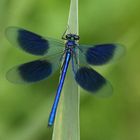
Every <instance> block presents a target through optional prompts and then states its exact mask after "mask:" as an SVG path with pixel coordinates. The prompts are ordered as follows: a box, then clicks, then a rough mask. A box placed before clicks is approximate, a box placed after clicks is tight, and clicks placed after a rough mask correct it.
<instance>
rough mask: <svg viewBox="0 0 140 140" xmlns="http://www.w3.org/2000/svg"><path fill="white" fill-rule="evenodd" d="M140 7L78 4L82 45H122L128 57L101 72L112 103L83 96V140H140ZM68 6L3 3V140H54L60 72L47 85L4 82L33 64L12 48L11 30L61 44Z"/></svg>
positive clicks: (113, 0) (64, 1) (112, 0)
mask: <svg viewBox="0 0 140 140" xmlns="http://www.w3.org/2000/svg"><path fill="white" fill-rule="evenodd" d="M139 7H140V1H139V0H133V1H132V0H104V1H103V0H85V1H82V0H81V1H80V0H79V26H80V37H81V40H80V43H84V44H85V43H87V44H90V43H105V42H119V43H122V44H124V45H125V46H126V50H127V51H126V55H125V56H124V58H122V59H121V61H119V62H118V63H117V64H114V65H111V66H109V67H108V69H106V68H100V69H99V71H101V72H102V73H103V74H104V75H105V77H106V78H108V79H109V80H110V81H111V82H112V84H113V87H114V95H113V96H112V97H111V98H107V99H99V98H96V97H94V96H92V95H89V94H86V93H84V92H83V91H82V93H81V109H80V123H81V127H80V128H81V140H85V139H86V140H94V139H95V140H117V139H119V140H132V139H133V140H139V139H140V133H139V132H140V86H139V82H140V66H139V60H140V8H139ZM68 11H69V1H68V0H61V1H58V0H40V1H37V0H24V1H19V0H0V140H46V139H47V140H51V135H52V129H49V128H47V119H48V115H49V111H50V109H51V105H52V103H53V98H54V96H55V90H56V87H57V83H58V78H59V72H57V73H56V74H55V75H54V76H53V77H52V78H50V79H49V80H47V81H42V82H39V83H36V84H32V85H28V86H27V85H14V84H12V83H9V82H8V81H7V80H6V78H5V73H6V71H7V70H8V69H9V68H11V67H12V66H14V65H17V64H21V63H23V62H26V61H30V60H33V59H34V58H35V57H34V56H30V55H28V54H26V53H24V52H22V51H20V50H18V49H16V48H14V46H12V45H11V44H9V42H8V41H7V40H6V38H5V36H4V30H5V28H6V27H7V26H12V25H14V26H20V27H24V28H26V29H30V30H32V31H34V32H37V33H39V34H41V35H43V36H51V37H54V38H61V36H62V34H63V32H64V30H65V29H66V24H67V17H68Z"/></svg>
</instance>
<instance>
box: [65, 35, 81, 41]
mask: <svg viewBox="0 0 140 140" xmlns="http://www.w3.org/2000/svg"><path fill="white" fill-rule="evenodd" d="M66 39H67V40H79V39H80V37H79V36H78V35H76V34H67V35H66Z"/></svg>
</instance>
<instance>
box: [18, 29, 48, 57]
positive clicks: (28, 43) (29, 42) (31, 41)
mask: <svg viewBox="0 0 140 140" xmlns="http://www.w3.org/2000/svg"><path fill="white" fill-rule="evenodd" d="M18 43H19V45H20V46H21V48H22V49H23V50H24V51H26V52H28V53H31V54H35V55H44V54H46V52H47V51H48V48H49V43H48V41H47V40H46V39H44V38H42V37H41V36H40V35H37V34H35V33H32V32H30V31H27V30H24V29H19V30H18Z"/></svg>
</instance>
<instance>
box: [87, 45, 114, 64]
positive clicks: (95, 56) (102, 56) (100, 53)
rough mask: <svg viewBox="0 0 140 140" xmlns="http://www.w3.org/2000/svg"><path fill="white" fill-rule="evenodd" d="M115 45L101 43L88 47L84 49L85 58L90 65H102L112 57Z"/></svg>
mask: <svg viewBox="0 0 140 140" xmlns="http://www.w3.org/2000/svg"><path fill="white" fill-rule="evenodd" d="M115 49H116V45H114V44H101V45H95V46H93V47H90V48H88V49H87V51H86V60H87V62H88V63H89V64H91V65H102V64H105V63H107V62H108V61H110V60H111V58H113V55H114V52H115Z"/></svg>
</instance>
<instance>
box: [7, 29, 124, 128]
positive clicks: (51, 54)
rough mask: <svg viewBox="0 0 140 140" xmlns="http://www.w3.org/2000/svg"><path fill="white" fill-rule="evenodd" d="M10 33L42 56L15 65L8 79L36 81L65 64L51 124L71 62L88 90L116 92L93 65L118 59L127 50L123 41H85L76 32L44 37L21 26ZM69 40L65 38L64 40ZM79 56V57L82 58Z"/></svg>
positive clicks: (22, 46) (19, 43)
mask: <svg viewBox="0 0 140 140" xmlns="http://www.w3.org/2000/svg"><path fill="white" fill-rule="evenodd" d="M6 36H7V38H8V40H9V41H10V42H11V43H13V45H15V46H17V47H19V48H20V49H22V50H24V51H25V52H27V53H30V54H32V55H37V56H42V58H40V59H38V60H34V61H32V62H28V63H25V64H21V65H18V66H15V67H13V68H12V69H11V70H9V71H8V72H7V75H6V76H7V79H8V80H9V81H11V82H15V83H33V82H37V81H40V80H44V79H48V78H49V77H50V76H51V75H53V74H54V73H55V72H56V70H57V69H58V68H59V67H60V66H61V64H62V66H61V75H60V81H59V84H58V88H57V92H56V96H55V100H54V104H53V106H52V110H51V113H50V117H49V121H48V125H49V126H52V125H53V123H54V120H55V115H56V111H57V106H58V103H59V99H60V95H61V91H62V87H63V84H64V80H65V76H66V72H67V69H68V65H69V63H70V64H71V65H72V70H73V73H74V74H73V75H74V78H75V80H76V82H77V83H78V85H79V86H80V87H81V88H83V89H84V90H86V91H88V92H90V93H93V94H95V95H100V96H108V95H110V94H111V93H112V86H111V84H110V83H109V82H108V81H107V80H106V79H105V78H104V77H103V76H101V75H100V74H99V73H97V72H96V71H95V70H93V69H92V68H91V66H94V65H95V66H98V65H103V64H107V63H109V62H113V61H115V60H117V59H118V58H119V57H120V56H121V55H122V54H123V52H124V48H123V47H122V46H121V45H120V44H115V43H110V44H97V45H96V44H95V45H81V44H79V42H78V41H79V39H80V37H79V36H78V35H76V34H65V35H64V36H63V37H62V40H57V39H52V38H46V39H45V38H44V37H42V36H40V35H37V34H36V33H33V32H30V31H27V30H25V29H22V28H18V27H9V28H7V30H6ZM64 40H65V42H64ZM78 60H79V61H78Z"/></svg>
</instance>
